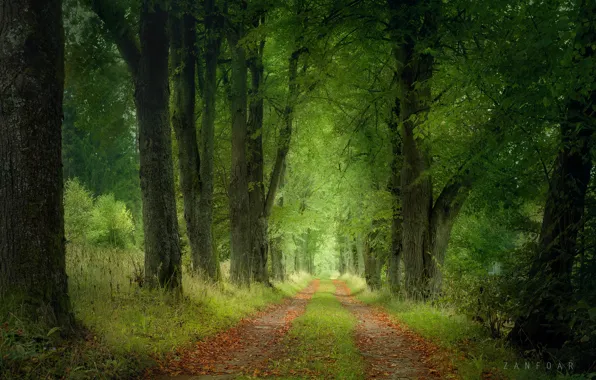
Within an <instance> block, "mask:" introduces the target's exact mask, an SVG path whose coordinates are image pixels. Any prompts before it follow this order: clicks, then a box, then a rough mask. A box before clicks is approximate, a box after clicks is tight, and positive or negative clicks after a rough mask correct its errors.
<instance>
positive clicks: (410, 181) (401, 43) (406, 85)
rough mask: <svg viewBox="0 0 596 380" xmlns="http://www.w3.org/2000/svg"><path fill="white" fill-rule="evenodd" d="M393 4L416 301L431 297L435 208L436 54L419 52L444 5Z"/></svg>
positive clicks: (406, 232)
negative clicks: (431, 130) (429, 137)
mask: <svg viewBox="0 0 596 380" xmlns="http://www.w3.org/2000/svg"><path fill="white" fill-rule="evenodd" d="M388 5H389V9H390V10H391V12H392V18H391V30H392V37H393V39H394V40H395V41H396V48H395V58H396V68H397V70H396V71H397V78H398V83H399V91H400V93H399V96H398V100H399V118H398V119H397V120H399V124H400V127H401V135H402V153H403V158H404V159H403V166H402V171H401V194H402V202H401V206H402V216H403V222H402V249H403V260H404V267H405V273H406V275H405V290H406V293H407V294H408V296H409V297H411V298H424V297H426V296H427V284H426V278H427V274H426V273H425V261H428V260H430V259H431V258H430V255H429V249H430V235H429V225H430V215H431V209H432V181H431V178H430V174H429V172H428V170H429V166H430V155H429V152H428V147H426V146H425V141H424V136H425V130H424V128H425V122H426V116H427V114H428V111H429V108H430V103H431V93H430V83H429V79H430V78H431V76H432V68H433V56H432V55H431V54H430V53H426V52H424V51H420V50H422V49H420V46H417V44H421V43H424V42H427V43H428V40H427V41H425V39H432V38H433V36H434V35H435V33H436V24H435V17H436V15H435V12H436V11H437V10H436V9H432V7H438V6H439V5H440V2H438V1H434V0H426V1H423V2H420V3H417V4H415V5H414V6H411V7H406V8H404V6H403V4H401V2H399V1H396V0H388ZM408 19H412V20H416V23H419V25H415V24H414V25H413V24H412V22H411V20H408ZM404 28H405V30H404ZM404 32H407V33H404ZM404 35H405V38H403V36H404ZM400 36H402V37H400Z"/></svg>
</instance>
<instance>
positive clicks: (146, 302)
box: [0, 244, 310, 379]
mask: <svg viewBox="0 0 596 380" xmlns="http://www.w3.org/2000/svg"><path fill="white" fill-rule="evenodd" d="M66 265H67V273H68V276H69V293H70V298H71V303H72V307H73V311H74V314H75V317H76V319H77V320H78V321H79V322H80V324H81V325H82V326H84V328H86V329H87V330H86V331H87V332H86V333H85V334H84V336H82V337H80V338H78V339H74V340H69V341H60V340H59V339H54V338H52V337H50V336H48V333H51V334H49V335H59V334H54V333H55V331H51V329H50V330H48V328H47V327H42V326H36V325H34V324H33V325H32V324H27V323H26V322H24V321H21V320H20V319H19V317H18V313H17V312H15V307H14V305H13V306H11V307H8V305H0V317H2V320H0V323H4V324H2V325H0V326H1V327H0V378H32V379H33V378H35V379H37V378H52V377H57V378H60V377H66V378H118V377H120V378H128V377H133V376H135V375H139V374H140V373H141V372H142V370H143V368H144V367H147V366H151V365H152V364H153V361H152V358H153V357H159V356H161V355H163V354H165V353H167V352H169V351H171V350H172V349H174V348H176V347H178V346H182V345H185V344H191V343H192V342H194V341H196V340H199V339H201V338H203V337H205V336H208V335H211V334H214V333H215V332H217V331H220V330H222V329H226V328H228V327H230V326H232V325H234V324H235V323H237V322H238V321H239V320H240V319H241V318H243V317H245V316H247V315H248V314H250V313H253V312H255V311H257V310H259V309H262V308H264V307H265V306H267V305H268V304H271V303H277V302H280V301H281V300H282V299H283V298H284V297H286V296H290V295H293V294H295V293H296V292H297V291H298V290H300V289H302V288H303V287H305V286H306V285H307V283H308V281H309V280H310V278H309V276H308V275H305V274H298V275H293V276H290V278H289V280H288V281H287V282H285V283H282V284H276V285H275V287H274V288H270V287H266V286H263V285H259V284H254V285H252V286H251V287H250V288H239V287H236V286H233V285H232V284H230V283H228V282H225V281H224V282H222V283H219V284H212V283H208V282H205V281H203V280H202V279H201V278H199V277H197V276H192V275H191V274H190V273H187V272H186V271H184V273H183V284H182V285H183V297H182V298H180V297H175V298H174V297H172V296H170V295H169V294H167V293H166V292H163V291H160V290H149V289H145V288H143V287H141V286H139V285H140V283H141V281H142V268H143V253H142V252H141V251H139V250H135V249H128V250H123V249H114V248H98V247H93V246H90V245H83V244H70V245H69V246H68V247H67V256H66Z"/></svg>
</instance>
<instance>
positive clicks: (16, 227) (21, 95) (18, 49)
mask: <svg viewBox="0 0 596 380" xmlns="http://www.w3.org/2000/svg"><path fill="white" fill-rule="evenodd" d="M0 25H2V26H1V27H0V88H2V96H1V97H0V130H1V131H2V132H1V133H0V300H1V302H2V303H6V304H8V302H18V303H19V304H18V306H24V311H25V313H27V314H28V315H27V317H30V318H32V319H33V320H37V321H40V322H43V323H47V324H49V325H51V326H55V325H58V326H61V327H63V328H65V329H69V328H70V327H71V325H72V323H73V317H72V314H71V313H70V303H69V298H68V292H67V287H68V285H67V277H66V271H65V257H64V256H65V251H64V208H63V203H62V202H63V201H62V193H63V184H62V156H61V150H62V149H61V147H62V138H61V126H62V96H63V89H64V32H63V28H62V2H61V1H60V0H48V1H30V0H2V1H0Z"/></svg>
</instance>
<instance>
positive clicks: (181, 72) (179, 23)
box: [170, 2, 206, 273]
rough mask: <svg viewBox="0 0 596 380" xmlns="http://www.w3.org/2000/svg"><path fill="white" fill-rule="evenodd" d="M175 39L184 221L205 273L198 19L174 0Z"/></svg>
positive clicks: (175, 99) (196, 263) (175, 115)
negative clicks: (197, 122)
mask: <svg viewBox="0 0 596 380" xmlns="http://www.w3.org/2000/svg"><path fill="white" fill-rule="evenodd" d="M170 31H171V41H172V49H171V50H172V55H171V70H172V83H173V86H174V91H173V95H174V96H173V102H172V103H173V110H172V125H173V126H174V132H175V134H176V140H177V142H178V163H179V165H180V189H181V191H182V198H183V200H184V220H185V222H186V231H187V234H188V241H189V243H190V251H191V257H192V263H193V268H194V270H195V271H196V272H200V273H205V272H206V271H205V270H204V268H203V267H202V266H201V247H200V245H199V236H200V234H201V227H202V226H201V215H200V214H199V202H200V196H201V178H200V167H201V165H200V160H199V148H198V144H197V132H196V126H195V98H196V94H195V91H196V90H195V88H196V86H195V42H196V41H195V40H196V38H195V33H196V31H195V21H194V18H193V16H192V15H189V14H186V13H184V10H183V7H182V6H181V5H180V4H179V2H176V3H174V10H173V12H172V15H171V18H170Z"/></svg>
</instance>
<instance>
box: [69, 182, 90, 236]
mask: <svg viewBox="0 0 596 380" xmlns="http://www.w3.org/2000/svg"><path fill="white" fill-rule="evenodd" d="M92 211H93V196H92V195H91V192H89V191H88V190H87V189H85V187H84V186H83V185H82V184H81V183H80V182H79V180H78V179H76V178H74V179H69V180H68V181H66V185H65V188H64V230H65V231H64V232H65V234H66V239H67V240H68V241H69V242H75V243H84V242H86V241H87V233H88V231H89V221H90V220H91V212H92Z"/></svg>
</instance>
